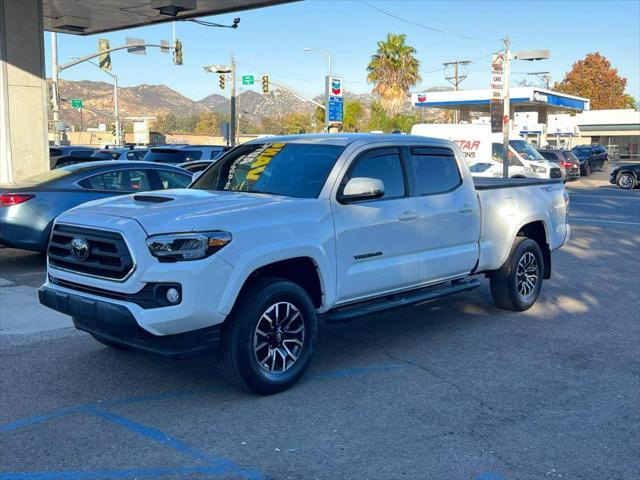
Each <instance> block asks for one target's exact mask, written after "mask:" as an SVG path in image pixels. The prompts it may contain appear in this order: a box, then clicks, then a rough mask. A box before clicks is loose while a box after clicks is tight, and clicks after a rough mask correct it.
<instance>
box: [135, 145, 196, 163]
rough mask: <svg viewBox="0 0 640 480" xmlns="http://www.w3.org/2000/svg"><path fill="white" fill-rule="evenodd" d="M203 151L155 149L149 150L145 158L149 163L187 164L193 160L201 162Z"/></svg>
mask: <svg viewBox="0 0 640 480" xmlns="http://www.w3.org/2000/svg"><path fill="white" fill-rule="evenodd" d="M201 158H202V151H200V150H182V149H173V148H154V149H153V150H149V153H147V154H146V155H145V157H144V159H145V161H147V162H159V163H185V162H190V161H192V160H200V159H201Z"/></svg>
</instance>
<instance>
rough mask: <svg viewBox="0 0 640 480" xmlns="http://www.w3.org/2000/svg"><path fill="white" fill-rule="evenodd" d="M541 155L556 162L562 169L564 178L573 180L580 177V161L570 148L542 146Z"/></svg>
mask: <svg viewBox="0 0 640 480" xmlns="http://www.w3.org/2000/svg"><path fill="white" fill-rule="evenodd" d="M538 152H540V155H542V156H543V157H544V158H546V159H547V160H549V161H550V162H553V163H556V164H557V165H558V166H559V167H560V168H561V169H562V179H563V180H565V181H567V182H571V181H573V180H578V179H579V178H580V161H579V160H578V157H576V156H575V155H574V154H573V152H571V151H569V150H560V149H551V148H540V149H538Z"/></svg>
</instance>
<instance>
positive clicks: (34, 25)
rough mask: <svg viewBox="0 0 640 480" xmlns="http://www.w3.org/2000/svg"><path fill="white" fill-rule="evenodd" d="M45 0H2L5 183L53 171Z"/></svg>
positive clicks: (1, 179) (0, 172)
mask: <svg viewBox="0 0 640 480" xmlns="http://www.w3.org/2000/svg"><path fill="white" fill-rule="evenodd" d="M44 65H45V64H44V29H43V24H42V0H29V1H27V2H25V1H24V0H0V183H8V182H12V181H19V180H21V179H23V178H26V177H30V176H32V175H35V174H38V173H41V172H44V171H46V170H49V150H48V144H49V143H48V134H47V83H46V79H45V66H44Z"/></svg>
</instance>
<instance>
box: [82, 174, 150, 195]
mask: <svg viewBox="0 0 640 480" xmlns="http://www.w3.org/2000/svg"><path fill="white" fill-rule="evenodd" d="M80 185H81V186H82V187H83V188H88V189H89V190H107V191H112V192H138V191H147V190H150V189H151V188H150V186H149V177H148V175H147V172H146V171H144V170H117V171H114V172H106V173H103V174H100V175H94V176H93V177H89V178H85V179H84V180H82V181H81V182H80Z"/></svg>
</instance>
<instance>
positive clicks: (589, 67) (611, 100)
mask: <svg viewBox="0 0 640 480" xmlns="http://www.w3.org/2000/svg"><path fill="white" fill-rule="evenodd" d="M626 85H627V79H626V78H624V77H621V76H620V75H618V70H617V69H616V68H613V67H612V66H611V62H609V60H607V58H606V57H604V56H603V55H600V53H598V52H595V53H589V54H587V56H586V57H585V58H584V60H579V61H577V62H576V63H574V64H573V67H572V68H571V71H570V72H568V73H567V74H566V75H565V76H564V79H563V80H562V81H561V82H559V83H556V84H555V85H554V86H553V88H554V90H557V91H559V92H563V93H568V94H569V95H577V96H579V97H586V98H588V99H589V100H591V109H592V110H604V109H607V108H635V100H634V99H633V97H632V96H631V95H628V94H626V93H624V89H625V87H626Z"/></svg>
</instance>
